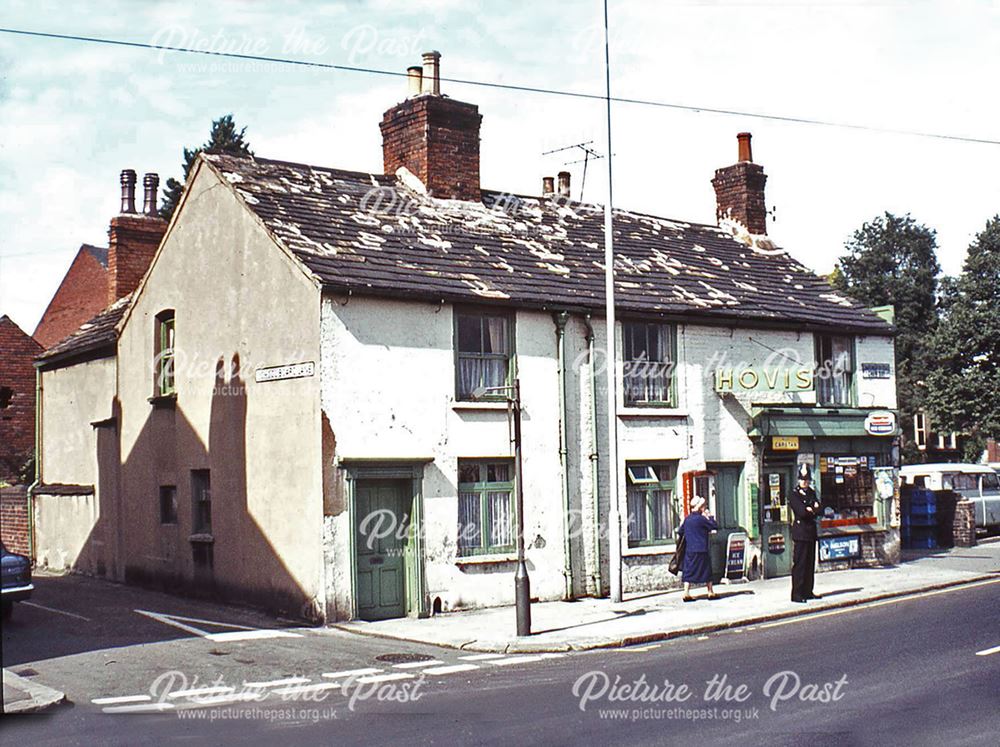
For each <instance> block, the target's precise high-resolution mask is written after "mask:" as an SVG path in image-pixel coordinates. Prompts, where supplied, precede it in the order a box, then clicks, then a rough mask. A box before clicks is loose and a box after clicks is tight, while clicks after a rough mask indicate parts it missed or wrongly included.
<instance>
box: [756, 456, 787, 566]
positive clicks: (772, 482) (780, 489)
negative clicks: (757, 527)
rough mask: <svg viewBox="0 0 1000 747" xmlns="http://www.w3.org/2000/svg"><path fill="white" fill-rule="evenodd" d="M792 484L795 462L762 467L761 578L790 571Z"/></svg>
mask: <svg viewBox="0 0 1000 747" xmlns="http://www.w3.org/2000/svg"><path fill="white" fill-rule="evenodd" d="M794 487H795V465H794V464H791V465H784V464H768V465H765V467H764V484H763V485H762V486H761V490H762V491H763V493H762V496H761V500H760V502H761V554H762V555H763V557H764V577H765V578H774V577H776V576H787V575H789V574H791V572H792V530H791V524H790V523H789V521H788V517H789V511H790V509H789V508H788V496H789V495H790V494H791V491H792V490H793V489H794Z"/></svg>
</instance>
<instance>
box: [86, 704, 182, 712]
mask: <svg viewBox="0 0 1000 747" xmlns="http://www.w3.org/2000/svg"><path fill="white" fill-rule="evenodd" d="M101 710H102V711H104V712H105V713H155V712H158V711H172V710H174V704H173V703H139V704H137V705H121V706H108V707H107V708H102V709H101Z"/></svg>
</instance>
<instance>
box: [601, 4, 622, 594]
mask: <svg viewBox="0 0 1000 747" xmlns="http://www.w3.org/2000/svg"><path fill="white" fill-rule="evenodd" d="M604 78H605V81H604V82H605V88H606V91H607V95H606V96H605V104H606V107H607V115H608V197H607V199H606V200H605V201H604V289H605V290H604V292H605V306H606V310H605V316H606V319H607V333H606V334H607V338H606V343H605V344H606V345H607V351H606V355H605V370H606V373H605V376H604V379H605V381H606V382H607V385H608V397H607V408H608V501H609V504H610V505H609V507H608V534H609V537H608V540H609V541H608V545H609V548H608V565H610V566H611V567H610V568H609V569H608V570H609V573H610V575H611V579H610V581H611V583H610V585H611V601H612V602H616V603H617V602H621V601H622V519H621V509H620V507H619V505H618V410H617V407H618V405H617V402H616V399H617V397H616V395H617V389H618V365H617V360H618V358H617V355H616V351H615V249H614V232H613V229H612V211H613V208H612V201H611V196H612V193H611V185H612V180H611V163H612V158H611V153H612V150H611V52H610V49H609V46H608V2H607V0H604Z"/></svg>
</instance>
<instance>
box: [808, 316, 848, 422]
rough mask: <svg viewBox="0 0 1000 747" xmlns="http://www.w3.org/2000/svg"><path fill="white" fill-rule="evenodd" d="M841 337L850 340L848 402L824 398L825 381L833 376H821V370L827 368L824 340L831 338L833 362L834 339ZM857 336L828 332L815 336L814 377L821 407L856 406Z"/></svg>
mask: <svg viewBox="0 0 1000 747" xmlns="http://www.w3.org/2000/svg"><path fill="white" fill-rule="evenodd" d="M835 339H841V340H848V341H849V344H848V346H847V348H848V352H849V355H848V357H847V361H848V370H847V376H848V381H847V390H846V400H847V401H846V402H835V401H833V398H832V397H830V398H824V397H823V394H824V391H823V383H824V382H825V381H830V382H832V381H833V378H832V377H831V378H830V379H824V378H823V377H822V376H820V372H821V370H824V369H825V368H826V363H827V360H825V359H822V358H821V356H822V352H823V341H824V340H829V341H830V343H829V348H830V356H831V357H830V359H829V360H830V362H831V363H832V362H833V357H832V356H833V340H835ZM857 344H858V340H857V337H856V336H854V335H840V334H832V333H831V334H827V333H816V334H815V335H814V336H813V361H814V365H815V374H814V376H813V379H814V381H815V390H816V404H817V405H818V406H820V407H854V406H855V403H856V402H857V401H858V396H857V373H858V372H857V368H858V365H857ZM830 390H831V394H832V390H833V386H832V384H831V385H830Z"/></svg>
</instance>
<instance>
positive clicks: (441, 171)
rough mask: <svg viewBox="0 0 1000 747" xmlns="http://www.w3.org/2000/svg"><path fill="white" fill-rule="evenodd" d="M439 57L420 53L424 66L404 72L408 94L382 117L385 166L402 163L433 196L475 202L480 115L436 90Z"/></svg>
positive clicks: (475, 108)
mask: <svg viewBox="0 0 1000 747" xmlns="http://www.w3.org/2000/svg"><path fill="white" fill-rule="evenodd" d="M440 61H441V54H440V53H439V52H426V53H424V55H423V69H422V70H419V69H418V68H416V67H411V68H409V69H408V71H407V73H408V76H407V77H408V86H409V97H408V98H407V99H406V100H405V101H403V102H402V103H400V104H396V106H394V107H392V108H391V109H389V110H388V111H387V112H386V113H385V114H384V115H383V116H382V123H381V125H380V129H381V130H382V160H383V165H384V170H385V173H386V174H389V175H392V174H395V173H396V170H397V169H399V168H400V167H405V168H406V169H408V170H409V171H410V172H411V173H413V174H414V175H415V176H416V177H417V178H418V179H420V181H421V182H422V183H423V185H424V187H426V188H427V192H428V193H429V194H431V195H432V196H434V197H440V198H446V199H455V200H474V201H477V202H478V201H479V200H480V199H482V196H481V194H480V191H479V125H480V124H481V122H482V119H483V117H482V115H481V114H480V113H479V107H478V106H476V105H475V104H466V103H464V102H462V101H455V100H454V99H450V98H448V97H447V96H443V95H441V65H440ZM418 70H419V72H418ZM417 90H419V93H416V91H417Z"/></svg>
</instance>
